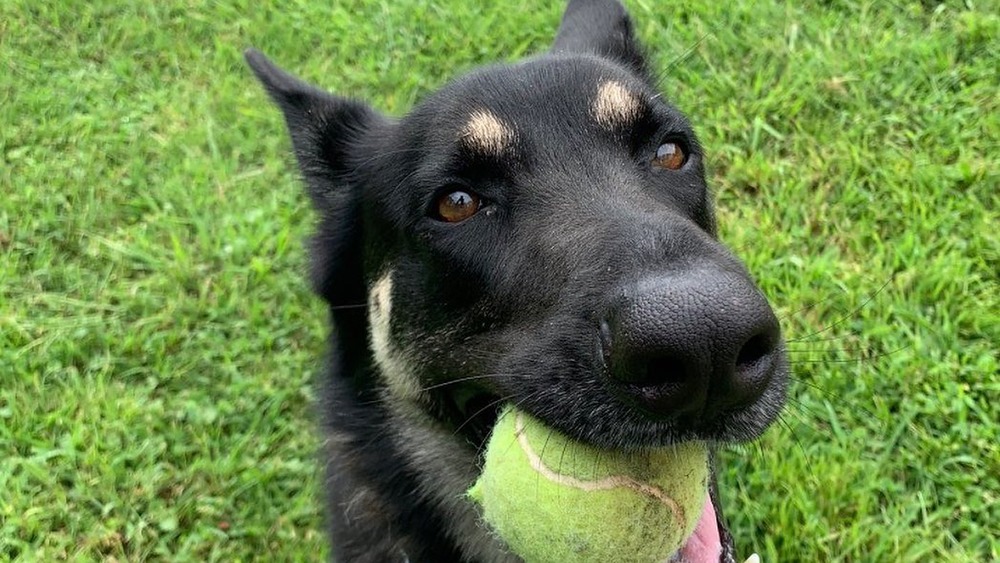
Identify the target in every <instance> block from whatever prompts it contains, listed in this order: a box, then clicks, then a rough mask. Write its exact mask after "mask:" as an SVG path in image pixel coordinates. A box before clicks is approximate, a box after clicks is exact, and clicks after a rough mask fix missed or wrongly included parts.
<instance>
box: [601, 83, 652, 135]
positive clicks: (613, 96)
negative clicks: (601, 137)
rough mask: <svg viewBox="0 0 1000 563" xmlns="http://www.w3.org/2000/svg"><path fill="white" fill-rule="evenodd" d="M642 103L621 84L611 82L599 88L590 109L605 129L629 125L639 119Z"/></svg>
mask: <svg viewBox="0 0 1000 563" xmlns="http://www.w3.org/2000/svg"><path fill="white" fill-rule="evenodd" d="M641 110H642V102H641V101H640V100H639V97H638V96H636V95H635V94H633V93H632V92H629V91H628V90H627V89H626V88H625V86H623V85H622V83H621V82H615V81H613V80H609V81H607V82H605V83H603V84H601V85H600V86H599V87H598V88H597V96H595V97H594V103H593V104H592V105H591V107H590V111H591V113H592V114H593V115H594V119H596V120H597V122H598V123H600V124H601V125H602V126H604V127H608V128H612V127H621V126H623V125H628V124H629V123H631V122H633V121H635V120H636V119H638V117H639V112H640V111H641Z"/></svg>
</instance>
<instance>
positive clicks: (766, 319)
mask: <svg viewBox="0 0 1000 563" xmlns="http://www.w3.org/2000/svg"><path fill="white" fill-rule="evenodd" d="M247 58H248V60H249V62H250V65H251V66H252V67H253V69H254V71H255V72H256V74H257V75H258V77H259V78H260V79H261V81H262V82H263V83H264V85H265V87H266V88H267V90H268V92H269V94H270V95H271V97H272V98H273V99H274V100H275V101H276V102H277V104H278V105H279V106H280V107H281V108H282V110H283V112H284V114H285V118H286V122H287V125H288V129H289V131H290V133H291V137H292V141H293V144H294V148H295V153H296V155H297V158H298V162H299V164H300V168H301V170H302V174H303V176H304V178H305V181H306V184H307V186H308V191H309V194H310V196H311V199H312V201H313V203H314V204H315V207H316V210H317V211H318V214H319V217H320V224H319V227H318V233H317V235H316V237H315V240H314V244H313V253H312V264H313V270H312V277H313V283H314V287H315V290H316V291H317V292H318V293H319V295H321V296H322V297H323V298H324V299H325V300H326V301H327V302H329V304H330V306H331V308H332V310H333V311H334V316H335V320H336V321H337V323H338V325H339V326H338V329H339V333H340V334H341V335H344V337H349V336H350V334H366V335H368V337H367V338H368V339H369V342H368V346H367V348H366V352H365V354H363V356H364V357H363V358H362V359H361V360H359V362H360V364H359V365H363V364H365V362H366V361H368V362H370V363H371V365H372V367H374V368H375V369H372V370H365V369H361V368H359V373H363V374H365V375H360V376H358V377H359V379H361V380H362V381H359V383H358V385H359V386H361V387H362V388H364V387H365V386H370V388H377V389H380V390H383V391H384V393H385V394H386V397H388V398H390V399H391V400H393V401H399V402H407V403H412V404H415V405H419V406H420V407H421V408H422V409H425V410H426V411H428V412H432V413H435V415H436V416H437V417H438V418H439V419H440V420H441V421H443V422H445V423H449V424H451V425H453V427H454V428H455V429H457V430H458V431H459V432H460V433H462V434H464V435H466V436H468V437H469V439H470V441H472V442H473V443H482V441H483V440H485V437H486V435H487V434H488V431H489V428H490V425H491V424H492V421H493V420H494V419H495V416H496V411H497V408H498V407H499V406H500V405H501V404H502V403H503V402H513V403H516V404H517V405H519V406H520V408H522V409H524V410H527V411H529V412H531V413H532V414H534V415H535V416H537V417H539V418H541V419H543V420H545V421H547V422H548V423H549V424H551V425H552V426H554V427H557V428H559V429H561V430H562V431H564V432H566V433H567V434H570V435H572V436H575V437H577V438H579V439H582V440H585V441H588V442H591V443H594V444H597V445H602V446H607V447H614V448H641V447H652V446H659V445H664V444H668V443H674V442H678V441H682V440H688V439H699V440H709V441H738V440H746V439H751V438H753V437H755V436H757V435H758V434H759V433H760V432H762V431H763V429H764V428H766V427H767V425H768V424H770V422H771V421H772V420H773V419H774V418H775V416H776V414H777V412H778V410H779V409H780V407H781V405H782V403H783V401H784V395H785V384H786V378H787V361H786V359H785V355H784V352H783V345H782V341H781V337H780V331H779V328H778V323H777V320H776V318H775V316H774V314H773V313H772V311H771V308H770V306H769V305H768V303H767V301H766V300H765V298H764V297H763V296H762V295H761V293H760V291H759V290H758V289H757V288H756V286H755V284H754V283H753V281H752V280H751V278H750V276H749V275H748V273H747V272H746V270H745V269H744V267H743V266H742V265H741V263H740V262H739V261H738V260H737V259H736V258H735V257H734V256H733V255H732V254H731V253H730V252H729V251H728V250H726V249H725V248H724V247H723V245H722V244H720V243H719V242H718V240H717V239H716V231H715V224H714V215H713V212H712V206H711V202H710V199H709V195H708V190H707V186H706V183H705V177H704V168H703V162H704V160H705V158H706V155H705V154H704V152H703V149H702V147H701V145H700V144H699V143H698V140H697V138H696V137H695V134H694V131H693V130H692V127H691V126H690V124H689V123H688V121H687V120H686V119H685V117H684V116H683V114H681V113H680V112H679V111H678V110H677V109H676V108H674V107H673V106H671V105H670V104H669V103H668V102H666V101H665V100H664V99H663V98H662V96H660V95H659V94H658V93H657V92H656V90H655V85H654V84H653V81H652V80H651V78H650V73H649V71H648V65H647V62H646V60H645V58H644V56H643V51H642V49H641V47H640V45H639V44H638V42H637V41H636V39H635V38H634V35H633V31H632V27H631V24H630V21H629V18H628V16H627V14H626V13H625V11H624V9H623V8H622V7H621V5H620V4H618V3H617V2H613V1H598V0H592V1H574V2H572V3H571V4H570V7H569V8H568V10H567V12H566V14H565V16H564V18H563V22H562V25H561V27H560V30H559V33H558V36H557V38H556V40H555V44H554V45H553V47H552V49H551V50H550V51H549V52H547V53H545V54H543V55H540V56H537V57H534V58H530V59H527V60H525V61H522V62H519V63H516V64H509V65H498V66H491V67H487V68H484V69H481V70H478V71H475V72H472V73H471V74H469V75H466V76H464V77H462V78H459V79H458V80H456V81H454V82H453V83H451V84H449V85H447V86H445V87H444V88H442V89H441V90H440V91H438V92H436V93H434V94H433V95H431V96H429V97H428V98H427V99H426V100H424V101H423V102H422V103H421V104H419V105H418V106H417V107H416V108H414V109H413V110H412V112H411V113H410V114H409V115H407V116H405V117H403V118H401V119H390V118H387V117H384V116H382V115H380V114H379V113H378V112H376V111H375V110H373V109H371V108H370V107H369V106H368V105H366V104H364V103H361V102H358V101H352V100H348V99H344V98H340V97H337V96H333V95H331V94H328V93H326V92H323V91H321V90H319V89H317V88H314V87H312V86H310V85H308V84H305V83H303V82H302V81H300V80H298V79H296V78H294V77H292V76H291V75H289V74H287V73H285V72H284V71H282V70H280V69H279V68H278V67H276V66H274V65H273V64H272V63H271V62H270V61H268V60H267V59H266V58H265V57H264V56H263V55H261V54H259V53H257V52H254V51H250V52H248V54H247ZM360 304H364V306H365V309H364V311H365V313H364V314H363V315H362V314H357V312H352V311H353V310H352V309H351V307H355V306H358V305H360ZM371 372H374V373H375V374H374V375H372V376H371V380H364V379H365V378H366V377H368V375H367V374H370V373H371Z"/></svg>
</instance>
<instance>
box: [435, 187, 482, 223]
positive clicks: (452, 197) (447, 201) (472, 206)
mask: <svg viewBox="0 0 1000 563" xmlns="http://www.w3.org/2000/svg"><path fill="white" fill-rule="evenodd" d="M479 204H480V201H479V196H477V195H476V194H472V193H469V192H463V191H461V190H456V191H454V192H450V193H447V194H444V195H442V196H441V197H440V198H438V202H437V213H438V218H439V219H441V220H442V221H447V222H449V223H458V222H461V221H465V220H466V219H468V218H469V217H472V216H473V215H475V214H476V212H477V211H479Z"/></svg>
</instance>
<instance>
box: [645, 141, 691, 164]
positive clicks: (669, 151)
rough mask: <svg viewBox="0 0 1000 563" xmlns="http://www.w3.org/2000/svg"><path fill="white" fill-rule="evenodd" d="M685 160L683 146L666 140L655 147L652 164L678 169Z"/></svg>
mask: <svg viewBox="0 0 1000 563" xmlns="http://www.w3.org/2000/svg"><path fill="white" fill-rule="evenodd" d="M686 161H687V153H685V152H684V149H683V147H681V145H680V144H678V143H675V142H673V141H667V142H666V143H663V144H662V145H660V148H658V149H656V158H654V159H653V165H654V166H659V167H660V168H665V169H667V170H680V169H681V167H682V166H684V163H685V162H686Z"/></svg>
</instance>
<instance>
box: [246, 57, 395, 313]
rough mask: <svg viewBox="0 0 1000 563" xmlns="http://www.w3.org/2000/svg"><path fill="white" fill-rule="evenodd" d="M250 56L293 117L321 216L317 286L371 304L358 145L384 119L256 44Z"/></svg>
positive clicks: (343, 301) (314, 254) (332, 296)
mask: <svg viewBox="0 0 1000 563" xmlns="http://www.w3.org/2000/svg"><path fill="white" fill-rule="evenodd" d="M245 57H246V60H247V63H248V64H249V65H250V68H251V69H253V71H254V73H255V74H256V75H257V78H258V79H259V80H260V81H261V83H262V84H263V85H264V88H265V89H266V90H267V93H268V95H269V96H270V97H271V99H272V100H273V101H274V103H275V104H277V105H278V107H280V108H281V111H282V113H284V116H285V123H286V124H287V126H288V132H289V134H290V136H291V138H292V146H293V148H294V150H295V156H296V159H297V160H298V163H299V169H300V170H301V172H302V176H303V179H304V180H305V184H306V191H307V192H308V194H309V197H310V199H311V200H312V203H313V206H314V207H315V209H316V211H317V212H318V213H319V215H320V223H319V228H318V230H317V232H316V235H315V236H314V238H313V239H312V241H311V243H312V244H311V249H310V250H311V252H310V254H311V260H310V262H311V278H312V285H313V290H314V291H315V292H316V293H318V294H319V295H320V296H321V297H323V298H324V299H326V300H327V301H328V302H329V303H330V304H331V305H333V306H345V305H356V304H358V303H364V300H365V290H364V279H363V275H362V254H361V209H360V201H361V194H360V186H359V185H358V184H359V183H358V181H357V178H356V177H355V172H356V167H355V165H354V163H355V162H356V158H355V157H354V156H353V155H352V151H353V150H355V148H356V147H358V146H359V145H360V141H361V139H362V138H363V137H364V136H365V135H366V134H368V133H369V132H371V131H372V130H373V129H375V128H376V127H378V126H380V125H381V124H382V123H383V122H384V119H383V118H382V116H381V115H379V114H378V113H377V112H375V111H374V110H373V109H371V108H370V107H369V106H368V105H367V104H364V103H362V102H358V101H355V100H349V99H345V98H340V97H337V96H333V95H331V94H328V93H326V92H324V91H322V90H320V89H318V88H316V87H314V86H311V85H309V84H307V83H305V82H303V81H302V80H299V79H298V78H296V77H294V76H292V75H291V74H289V73H287V72H285V71H284V70H282V69H280V68H279V67H278V66H277V65H275V64H274V63H272V62H271V61H270V60H268V58H267V57H265V56H264V55H263V54H262V53H260V52H259V51H256V50H254V49H248V50H247V51H246V53H245Z"/></svg>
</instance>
